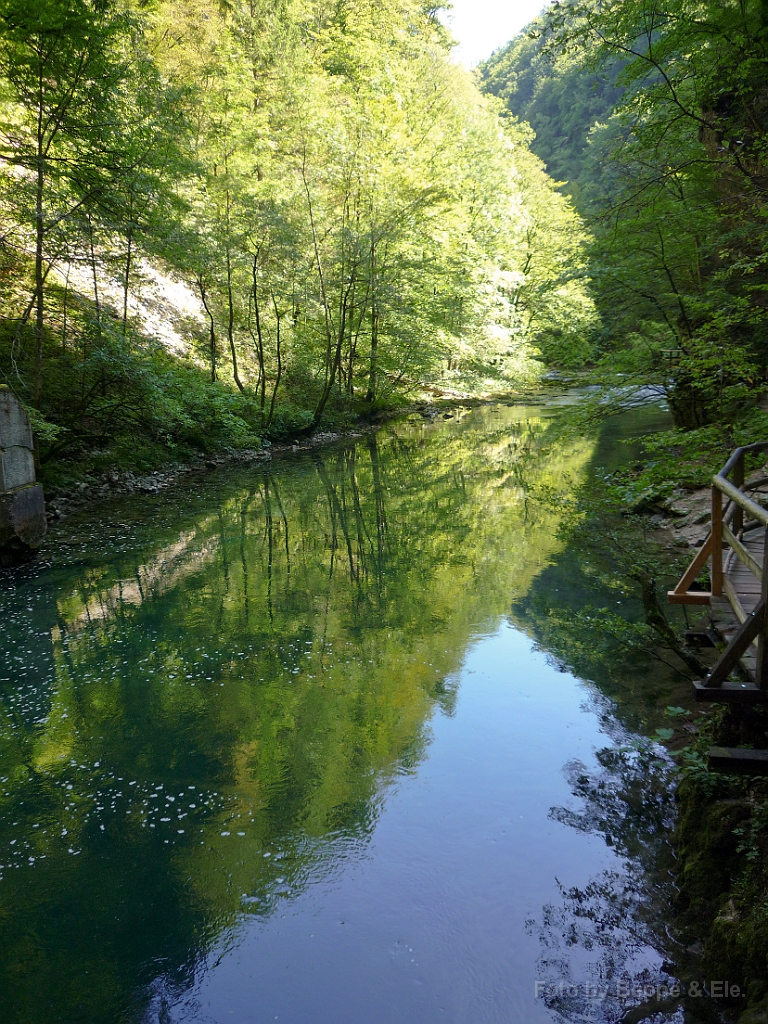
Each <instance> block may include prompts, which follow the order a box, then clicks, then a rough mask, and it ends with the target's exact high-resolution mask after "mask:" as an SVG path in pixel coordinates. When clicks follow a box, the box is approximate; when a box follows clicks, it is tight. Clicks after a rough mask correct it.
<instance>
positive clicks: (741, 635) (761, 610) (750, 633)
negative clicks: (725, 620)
mask: <svg viewBox="0 0 768 1024" xmlns="http://www.w3.org/2000/svg"><path fill="white" fill-rule="evenodd" d="M764 622H765V602H764V601H761V602H760V604H759V605H758V606H757V608H756V609H755V611H754V612H753V613H752V614H751V615H749V616H747V618H745V620H744V621H743V622H742V624H741V625H740V626H739V628H738V629H737V630H736V633H735V634H734V637H733V639H732V640H731V642H730V643H729V644H728V646H727V647H726V649H725V650H724V651H723V653H722V654H721V655H720V657H719V658H718V660H717V663H716V664H715V666H714V668H713V669H712V671H711V672H710V673H709V675H708V676H707V678H706V680H705V683H706V686H707V688H708V689H710V688H712V687H715V686H720V685H722V683H723V682H725V680H726V679H727V678H728V675H729V673H730V672H731V671H732V670H733V669H734V668H736V665H737V664H738V662H739V658H741V656H742V654H745V653H746V651H747V648H748V647H749V645H750V644H751V643H752V641H753V640H754V639H755V637H756V636H757V635H758V633H759V632H760V630H761V629H762V628H763V623H764Z"/></svg>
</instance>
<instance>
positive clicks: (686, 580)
mask: <svg viewBox="0 0 768 1024" xmlns="http://www.w3.org/2000/svg"><path fill="white" fill-rule="evenodd" d="M711 553H712V534H711V532H710V534H709V536H708V537H707V539H706V540H705V541H704V543H703V544H702V545H701V547H700V548H699V550H698V551H697V552H696V554H695V556H694V559H693V561H692V562H691V564H690V565H689V566H688V568H687V569H686V570H685V572H684V573H683V576H682V579H681V580H680V582H679V583H678V584H677V586H676V587H675V589H674V590H672V591H670V593H672V594H678V595H680V594H687V593H688V588H689V587H690V585H691V584H692V583H693V582H694V581H695V579H696V577H697V576H698V575H699V573H700V572H701V570H702V569H703V568H704V563H705V562H706V561H707V559H708V558H709V556H710V554H711ZM693 593H697V591H693ZM672 603H673V604H674V603H678V604H680V603H683V604H684V603H686V602H672ZM689 603H690V604H702V603H703V602H701V601H691V602H689ZM706 603H707V604H709V602H708V601H707V602H706Z"/></svg>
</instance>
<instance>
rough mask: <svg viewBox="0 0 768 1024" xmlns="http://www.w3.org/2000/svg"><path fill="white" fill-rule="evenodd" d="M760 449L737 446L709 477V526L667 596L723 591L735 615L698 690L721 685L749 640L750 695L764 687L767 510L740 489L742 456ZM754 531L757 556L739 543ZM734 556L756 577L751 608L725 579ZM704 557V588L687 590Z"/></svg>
mask: <svg viewBox="0 0 768 1024" xmlns="http://www.w3.org/2000/svg"><path fill="white" fill-rule="evenodd" d="M763 451H768V441H761V442H758V443H757V444H749V445H745V446H744V447H743V448H737V449H736V451H735V452H734V453H733V454H732V455H731V457H730V458H729V459H728V461H727V462H726V464H725V465H724V466H723V468H722V469H721V470H720V472H719V473H716V474H715V476H714V477H713V478H712V526H711V530H710V532H709V535H708V536H707V539H706V540H705V541H704V544H703V545H702V547H701V548H700V549H699V551H698V552H697V554H696V556H695V558H694V559H693V561H692V562H691V564H690V565H689V566H688V568H687V569H686V571H685V573H684V574H683V576H682V578H681V580H680V582H679V583H678V584H677V586H676V587H675V589H674V590H671V591H669V593H668V595H667V597H668V599H669V601H670V602H671V603H672V604H710V603H711V600H712V598H713V597H721V596H722V595H723V594H724V595H725V597H727V598H728V600H729V602H730V604H731V607H732V608H733V610H734V613H735V615H736V617H737V619H738V620H739V623H740V625H739V628H738V629H737V631H736V633H735V635H734V636H733V638H732V639H731V641H730V643H729V644H728V647H727V648H726V650H725V651H724V652H723V654H722V656H721V657H720V659H719V661H718V662H717V664H716V665H715V666H714V667H713V669H712V671H711V672H710V674H709V676H708V677H707V679H706V680H705V681H702V682H701V683H698V684H696V685H697V689H698V690H699V691H700V692H701V693H704V694H706V692H707V691H710V690H715V691H717V690H718V689H719V688H720V687H722V685H723V683H724V682H725V681H726V680H727V678H728V676H729V675H730V673H731V672H732V671H733V669H734V668H736V665H737V664H738V662H739V661H740V660H741V659H742V658H743V657H744V655H745V654H746V653H747V651H748V649H749V647H750V644H756V646H757V661H756V668H755V681H754V686H752V687H751V688H749V689H751V692H752V694H753V695H759V694H755V691H762V690H764V689H766V688H767V687H768V638H767V637H766V632H767V631H768V616H766V606H767V605H768V572H766V571H765V561H766V552H768V511H766V509H764V508H763V507H762V506H761V505H759V504H758V503H757V502H756V501H754V500H753V499H752V498H750V497H749V495H747V494H745V493H744V460H745V456H746V455H748V454H751V453H757V452H763ZM765 483H768V477H763V478H761V479H759V480H752V481H750V484H749V489H750V490H752V491H754V490H756V489H757V488H758V487H760V486H761V485H763V484H765ZM754 530H762V531H763V545H762V550H761V553H760V559H759V560H758V559H756V558H755V557H754V555H753V554H752V552H750V551H749V549H748V548H747V546H746V544H745V542H744V539H745V536H746V535H747V534H750V533H752V532H753V531H754ZM758 549H759V545H758ZM724 555H725V559H724ZM734 557H735V558H737V559H738V560H739V561H740V562H741V563H742V564H743V565H745V566H746V567H747V569H749V571H750V573H751V574H752V575H753V576H755V577H756V579H757V580H758V581H759V582H760V597H759V599H758V601H757V605H756V607H755V608H754V609H753V610H751V611H746V610H745V609H744V606H743V604H742V601H741V597H740V595H739V593H738V589H737V588H735V587H734V586H733V585H732V583H731V581H730V580H729V578H728V569H729V567H730V565H731V564H732V560H733V558H734ZM708 561H709V562H710V580H711V584H710V590H708V591H702V590H691V589H690V588H691V586H692V585H693V584H694V582H695V580H696V577H697V576H698V575H699V574H700V573H701V571H702V570H703V569H704V567H705V565H706V563H707V562H708ZM742 692H743V691H742ZM703 699H707V698H706V697H704V698H703Z"/></svg>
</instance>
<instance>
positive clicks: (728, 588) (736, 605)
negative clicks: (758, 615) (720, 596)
mask: <svg viewBox="0 0 768 1024" xmlns="http://www.w3.org/2000/svg"><path fill="white" fill-rule="evenodd" d="M723 590H724V591H725V596H726V597H727V598H728V600H729V601H730V602H731V608H733V611H734V614H735V615H736V618H737V619H738V620H739V622H743V621H744V620H745V619H746V617H747V613H746V612H745V611H744V608H743V606H742V603H741V598H740V597H739V595H738V594H737V593H736V591H735V590H734V588H733V584H732V583H731V580H730V577H729V576H725V577H724V579H723Z"/></svg>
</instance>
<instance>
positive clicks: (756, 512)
mask: <svg viewBox="0 0 768 1024" xmlns="http://www.w3.org/2000/svg"><path fill="white" fill-rule="evenodd" d="M712 484H713V486H714V487H716V488H717V489H718V491H721V492H722V493H723V494H727V495H728V497H729V498H730V499H731V501H733V502H734V504H736V505H738V506H739V508H741V509H743V510H744V511H745V512H749V514H750V515H751V516H752V518H753V519H756V520H757V521H758V523H762V524H763V526H768V512H766V510H765V509H764V508H763V507H762V505H758V504H757V502H756V501H752V499H751V498H748V497H747V496H746V494H744V493H743V492H742V491H740V490H739V488H738V487H736V486H735V484H732V483H731V482H730V480H726V479H725V477H723V476H721V475H720V474H719V473H718V474H717V475H716V476H714V477H713V479H712ZM738 532H739V531H738V530H734V533H738Z"/></svg>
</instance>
